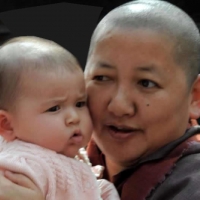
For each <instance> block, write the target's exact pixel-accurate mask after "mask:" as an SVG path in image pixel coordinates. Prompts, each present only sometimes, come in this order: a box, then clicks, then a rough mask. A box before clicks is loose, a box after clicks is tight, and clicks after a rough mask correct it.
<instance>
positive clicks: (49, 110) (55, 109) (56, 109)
mask: <svg viewBox="0 0 200 200" xmlns="http://www.w3.org/2000/svg"><path fill="white" fill-rule="evenodd" d="M58 110H60V106H58V105H57V106H53V107H51V108H49V109H48V110H47V112H56V111H58Z"/></svg>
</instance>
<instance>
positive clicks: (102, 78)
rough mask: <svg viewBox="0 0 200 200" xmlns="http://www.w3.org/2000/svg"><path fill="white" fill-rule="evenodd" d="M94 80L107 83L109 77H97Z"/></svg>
mask: <svg viewBox="0 0 200 200" xmlns="http://www.w3.org/2000/svg"><path fill="white" fill-rule="evenodd" d="M94 80H97V81H107V80H108V77H107V76H95V77H94Z"/></svg>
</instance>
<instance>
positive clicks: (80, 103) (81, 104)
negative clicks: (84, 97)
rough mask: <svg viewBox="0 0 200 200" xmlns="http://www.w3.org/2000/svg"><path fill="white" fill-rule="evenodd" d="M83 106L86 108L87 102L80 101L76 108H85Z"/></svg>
mask: <svg viewBox="0 0 200 200" xmlns="http://www.w3.org/2000/svg"><path fill="white" fill-rule="evenodd" d="M83 106H86V101H79V102H77V103H76V107H78V108H80V107H83Z"/></svg>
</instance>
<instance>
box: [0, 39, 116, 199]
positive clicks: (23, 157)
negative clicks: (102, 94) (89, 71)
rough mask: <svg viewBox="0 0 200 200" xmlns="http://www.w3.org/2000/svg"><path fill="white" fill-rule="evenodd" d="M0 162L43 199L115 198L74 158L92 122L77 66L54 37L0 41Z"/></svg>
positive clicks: (108, 187) (106, 185) (108, 186)
mask: <svg viewBox="0 0 200 200" xmlns="http://www.w3.org/2000/svg"><path fill="white" fill-rule="evenodd" d="M0 94H1V95H0V135H1V138H0V168H1V170H2V171H4V170H10V171H14V172H18V173H23V174H25V175H26V176H28V177H29V178H31V179H32V180H33V181H34V182H35V183H36V185H37V186H38V187H39V188H40V189H41V191H42V193H43V194H44V197H45V198H46V199H47V200H66V199H68V200H99V199H101V198H102V199H106V200H107V199H109V200H117V199H119V197H118V194H117V192H116V190H115V189H114V186H113V185H112V184H111V183H109V182H107V181H105V180H100V181H99V182H97V180H96V178H95V176H94V174H93V173H92V172H91V169H90V167H89V166H88V165H87V164H85V163H82V162H79V161H77V160H75V159H74V157H75V156H76V155H77V154H78V151H79V149H80V148H82V147H84V146H86V145H87V143H88V141H89V139H90V137H91V133H92V123H91V119H90V116H89V111H88V108H87V104H86V101H87V95H86V91H85V82H84V76H83V72H82V69H81V68H80V66H79V64H78V62H77V61H76V59H75V58H74V56H73V55H72V54H71V53H69V52H68V51H67V50H66V49H64V48H63V47H61V46H60V45H58V44H56V43H55V42H52V41H49V40H46V39H42V38H38V37H17V38H13V39H11V40H9V41H8V42H6V43H4V44H3V45H2V46H1V47H0Z"/></svg>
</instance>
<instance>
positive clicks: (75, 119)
mask: <svg viewBox="0 0 200 200" xmlns="http://www.w3.org/2000/svg"><path fill="white" fill-rule="evenodd" d="M65 117H66V119H65V122H66V125H74V124H78V123H79V122H80V117H79V115H78V112H77V111H76V110H75V109H72V108H71V109H68V110H67V114H66V116H65Z"/></svg>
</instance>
